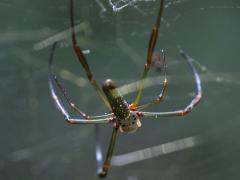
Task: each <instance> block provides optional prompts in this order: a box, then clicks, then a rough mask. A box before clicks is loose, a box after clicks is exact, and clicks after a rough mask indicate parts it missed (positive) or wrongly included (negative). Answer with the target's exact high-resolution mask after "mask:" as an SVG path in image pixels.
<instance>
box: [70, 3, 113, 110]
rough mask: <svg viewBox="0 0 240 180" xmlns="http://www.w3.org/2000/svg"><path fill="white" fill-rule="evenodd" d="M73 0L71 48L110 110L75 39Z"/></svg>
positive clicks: (71, 9) (71, 5)
mask: <svg viewBox="0 0 240 180" xmlns="http://www.w3.org/2000/svg"><path fill="white" fill-rule="evenodd" d="M73 8H74V6H73V0H70V18H71V31H72V45H73V49H74V51H75V53H76V55H77V58H78V60H79V62H80V63H81V65H82V66H83V68H84V70H85V72H86V75H87V78H88V80H89V82H90V84H91V85H92V86H93V87H94V89H95V90H96V91H97V94H98V95H99V97H100V98H101V100H102V101H103V102H104V104H105V105H106V106H107V108H108V109H109V110H111V107H110V105H109V103H108V101H107V99H106V98H105V96H104V94H103V92H102V90H101V88H100V87H99V86H98V84H97V82H96V80H95V79H93V75H92V72H91V70H90V67H89V65H88V63H87V59H86V58H85V56H84V54H83V53H82V50H81V48H80V46H79V45H78V44H77V39H76V33H75V29H74V15H73Z"/></svg>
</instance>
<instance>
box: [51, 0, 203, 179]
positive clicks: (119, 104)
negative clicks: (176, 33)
mask: <svg viewBox="0 0 240 180" xmlns="http://www.w3.org/2000/svg"><path fill="white" fill-rule="evenodd" d="M73 8H74V5H73V0H70V20H71V34H72V45H73V49H74V52H75V54H76V56H77V59H78V60H79V62H80V63H81V65H82V67H83V69H84V71H85V73H86V76H87V79H88V80H89V82H90V84H91V85H92V86H93V87H94V89H95V90H96V92H97V94H98V95H99V97H100V99H101V100H102V101H103V103H104V104H105V105H106V107H107V108H108V109H109V111H110V113H108V114H104V115H98V116H90V115H87V114H85V113H84V112H82V111H81V110H80V108H79V107H78V106H77V105H76V104H75V103H74V102H73V101H72V100H71V99H70V98H69V97H68V95H67V93H66V90H65V89H64V87H63V86H62V85H61V84H60V82H59V81H58V79H57V77H56V75H55V74H54V73H53V56H54V53H55V49H56V44H57V42H56V43H54V44H53V46H52V49H51V53H50V58H49V72H48V84H49V88H50V92H51V96H52V98H53V100H54V102H55V105H56V107H57V109H58V110H59V111H60V112H61V114H62V115H63V117H64V118H65V120H66V121H67V122H68V123H71V124H100V123H111V124H112V125H113V130H112V135H111V138H110V143H109V146H108V150H107V154H106V158H105V160H104V162H103V161H102V150H101V144H100V142H99V141H98V137H97V144H96V159H97V163H98V166H97V171H98V175H99V177H105V176H106V175H107V173H108V170H109V168H110V163H111V158H112V156H113V151H114V145H115V141H116V135H117V133H118V132H122V133H134V132H135V131H136V130H137V129H138V128H139V127H141V119H142V118H143V117H152V116H154V117H169V116H184V115H186V114H188V113H189V112H191V111H192V109H193V108H194V107H195V106H196V105H197V104H198V102H199V101H200V99H201V97H202V88H201V80H200V77H199V75H198V72H197V70H196V68H195V66H194V65H193V60H192V59H191V58H190V57H189V56H188V55H186V54H185V53H184V51H183V50H181V49H180V54H181V55H182V57H183V58H184V59H185V60H186V62H187V63H188V65H189V67H190V69H191V70H192V73H193V76H194V79H195V84H196V94H195V96H194V98H193V99H192V100H191V101H190V103H189V104H188V105H186V106H185V107H184V108H183V109H180V110H173V111H167V112H147V111H143V110H144V109H145V108H147V107H149V106H151V105H154V104H159V103H160V102H161V100H162V98H163V95H164V92H165V90H166V87H167V84H168V81H167V75H166V60H165V53H164V51H163V50H162V52H161V53H162V57H163V76H164V80H163V87H162V89H161V91H160V94H159V95H157V96H156V98H155V99H154V100H153V101H151V102H149V103H147V104H144V105H139V102H140V99H141V96H142V91H143V88H144V81H145V80H146V78H147V75H148V72H149V70H150V67H151V65H152V56H153V52H154V48H155V44H156V42H157V38H158V31H159V28H160V22H161V18H162V14H163V9H164V0H161V2H160V7H159V11H158V15H157V20H156V22H155V24H154V26H153V27H152V33H151V36H150V40H149V45H148V51H147V60H146V63H145V65H144V70H143V74H142V76H141V79H140V83H139V86H138V89H137V94H136V98H135V99H134V101H133V102H132V103H128V102H127V101H126V100H125V99H124V98H123V96H121V94H120V92H119V91H118V89H117V88H116V86H115V83H114V82H113V81H112V80H111V79H107V80H106V81H105V82H104V83H103V85H102V88H100V86H99V85H98V84H97V82H96V80H95V79H94V77H93V74H92V72H91V70H90V67H89V65H88V63H87V59H86V57H85V56H84V54H83V53H82V51H81V48H80V46H79V45H78V43H77V40H76V34H75V29H74V15H73ZM54 84H55V85H54ZM55 86H56V87H57V88H59V90H60V92H61V94H62V95H63V98H64V99H65V101H66V102H67V104H68V105H69V106H70V108H72V109H73V110H74V111H75V112H77V113H78V115H79V116H80V118H74V117H72V116H71V115H70V114H69V112H68V111H67V110H66V109H65V107H64V105H63V100H61V99H60V98H59V97H58V95H57V93H56V87H55ZM96 127H97V126H96Z"/></svg>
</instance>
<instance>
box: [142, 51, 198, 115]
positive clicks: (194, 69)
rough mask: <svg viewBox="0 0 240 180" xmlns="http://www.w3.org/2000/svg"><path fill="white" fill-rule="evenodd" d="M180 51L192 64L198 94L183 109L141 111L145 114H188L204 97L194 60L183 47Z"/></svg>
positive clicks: (190, 64) (189, 63)
mask: <svg viewBox="0 0 240 180" xmlns="http://www.w3.org/2000/svg"><path fill="white" fill-rule="evenodd" d="M179 52H180V54H181V55H182V57H183V58H184V59H185V60H186V61H187V63H188V65H189V66H190V68H191V70H192V72H193V75H194V79H195V83H196V95H195V97H194V98H193V99H192V101H191V102H190V103H189V104H188V105H187V106H186V107H185V108H184V109H182V110H176V111H169V112H140V113H141V114H142V115H143V116H155V117H158V116H184V115H186V114H188V113H189V112H191V111H192V109H193V108H194V107H195V106H196V105H197V104H198V103H199V101H200V100H201V98H202V86H201V80H200V77H199V74H198V72H197V70H196V68H195V66H194V65H193V60H192V58H191V57H190V56H188V55H187V54H185V52H184V51H183V50H182V49H180V50H179Z"/></svg>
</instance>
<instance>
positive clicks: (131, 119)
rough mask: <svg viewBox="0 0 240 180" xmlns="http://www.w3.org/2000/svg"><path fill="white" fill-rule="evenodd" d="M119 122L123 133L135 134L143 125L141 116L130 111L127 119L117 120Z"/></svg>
mask: <svg viewBox="0 0 240 180" xmlns="http://www.w3.org/2000/svg"><path fill="white" fill-rule="evenodd" d="M117 121H118V124H119V126H120V131H121V132H123V133H134V132H136V130H137V129H138V128H139V127H141V125H142V124H141V121H140V117H139V115H138V114H137V113H136V112H134V111H130V113H129V116H128V117H127V118H125V119H117Z"/></svg>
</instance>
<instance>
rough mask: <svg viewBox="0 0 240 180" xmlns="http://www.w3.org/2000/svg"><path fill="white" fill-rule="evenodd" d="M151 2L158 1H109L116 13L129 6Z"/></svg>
mask: <svg viewBox="0 0 240 180" xmlns="http://www.w3.org/2000/svg"><path fill="white" fill-rule="evenodd" d="M140 1H141V2H143V1H144V2H149V1H156V0H109V1H108V2H109V4H110V5H111V7H112V10H113V11H114V12H118V11H120V10H122V9H124V8H125V7H128V6H135V5H136V3H137V2H140Z"/></svg>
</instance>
